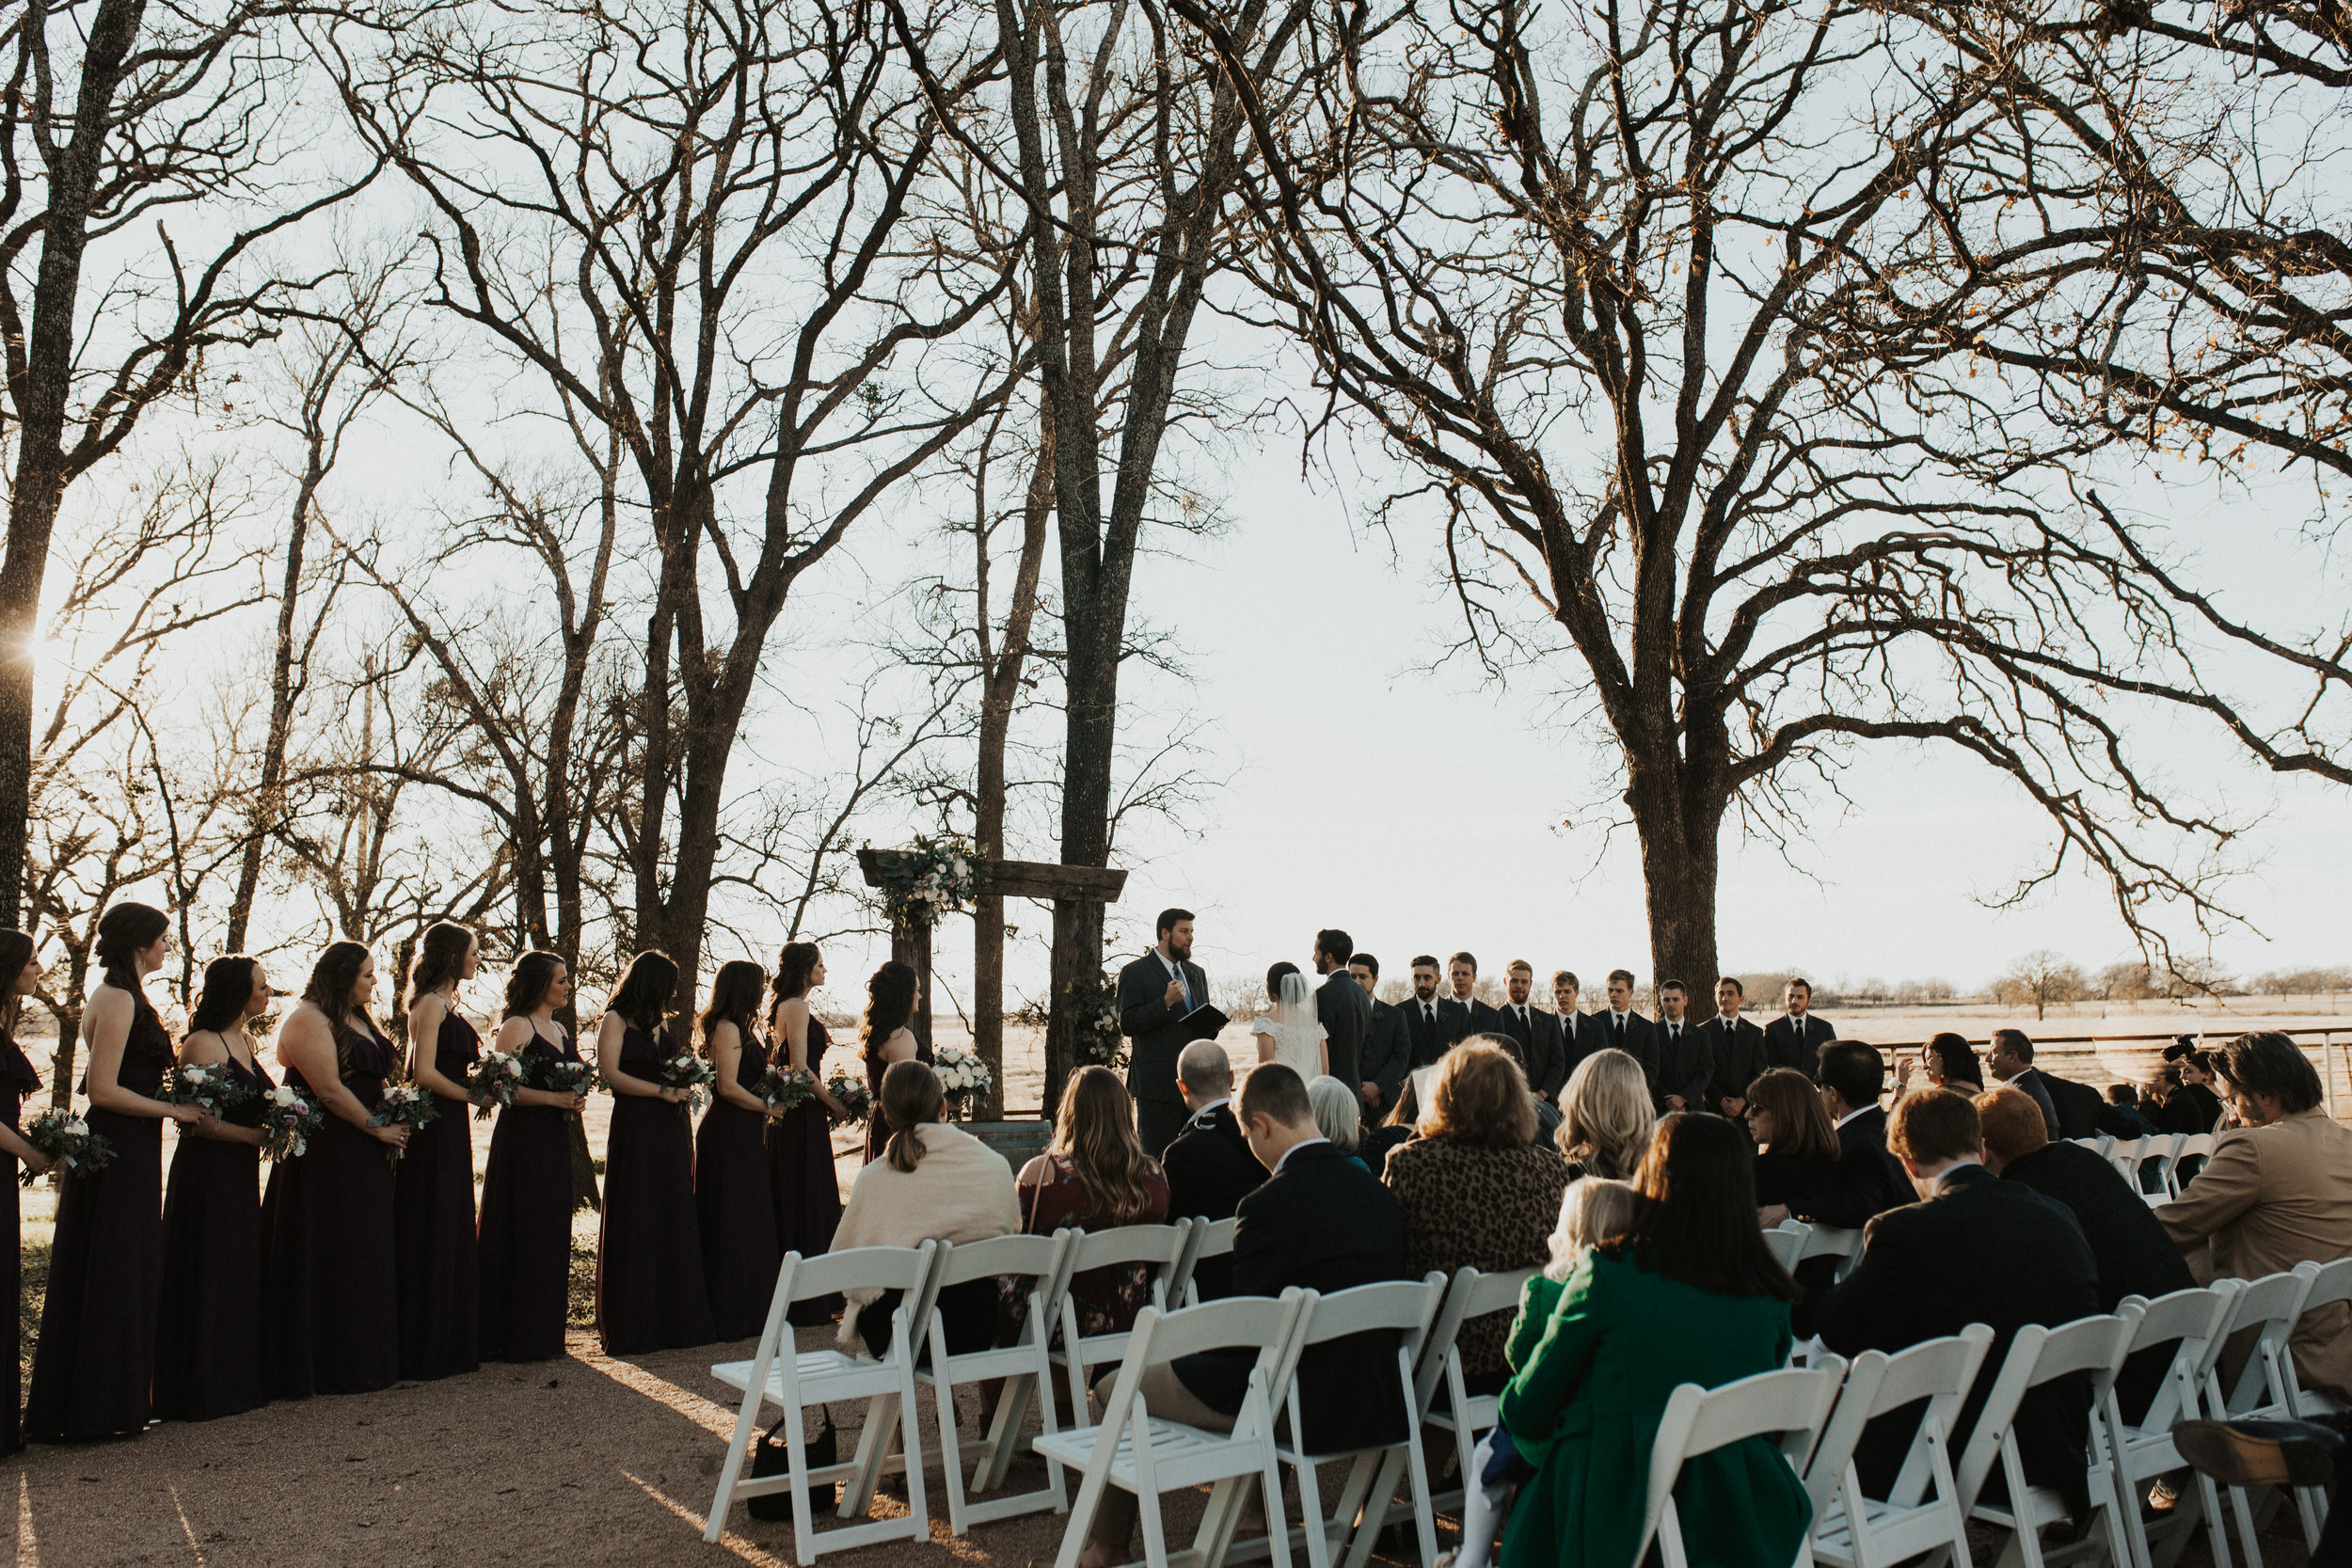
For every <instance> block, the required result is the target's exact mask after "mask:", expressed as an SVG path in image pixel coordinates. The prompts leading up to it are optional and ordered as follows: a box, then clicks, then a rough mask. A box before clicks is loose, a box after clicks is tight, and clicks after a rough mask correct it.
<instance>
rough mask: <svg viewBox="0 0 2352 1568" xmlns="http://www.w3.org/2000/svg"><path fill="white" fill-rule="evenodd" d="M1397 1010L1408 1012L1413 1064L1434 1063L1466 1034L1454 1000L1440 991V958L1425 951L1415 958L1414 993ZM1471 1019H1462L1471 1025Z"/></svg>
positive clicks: (1406, 1023)
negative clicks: (1460, 1026) (1457, 1024)
mask: <svg viewBox="0 0 2352 1568" xmlns="http://www.w3.org/2000/svg"><path fill="white" fill-rule="evenodd" d="M1397 1010H1398V1011H1399V1012H1401V1013H1403V1014H1404V1015H1405V1031H1406V1037H1408V1038H1409V1039H1411V1041H1412V1042H1413V1057H1412V1065H1413V1066H1414V1067H1416V1068H1424V1067H1430V1066H1433V1065H1435V1064H1436V1062H1437V1060H1438V1057H1440V1056H1442V1055H1444V1054H1445V1053H1446V1050H1447V1048H1448V1047H1450V1046H1452V1045H1453V1044H1454V1041H1455V1040H1458V1039H1460V1038H1461V1036H1460V1035H1459V1034H1456V1033H1453V1032H1451V1031H1453V1030H1454V1026H1455V1019H1454V1003H1453V1002H1452V1000H1450V999H1449V998H1446V997H1442V996H1439V995H1438V960H1437V957H1436V956H1435V955H1434V954H1429V953H1423V954H1422V956H1421V957H1419V958H1415V959H1414V960H1413V994H1412V995H1411V996H1409V997H1407V998H1406V1000H1405V1002H1404V1003H1403V1005H1401V1006H1399V1007H1398V1008H1397ZM1462 1022H1463V1023H1464V1024H1465V1025H1467V1023H1468V1022H1469V1021H1468V1019H1467V1018H1465V1019H1463V1020H1462Z"/></svg>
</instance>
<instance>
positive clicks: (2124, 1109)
mask: <svg viewBox="0 0 2352 1568" xmlns="http://www.w3.org/2000/svg"><path fill="white" fill-rule="evenodd" d="M2107 1106H2108V1112H2107V1114H2108V1115H2109V1116H2111V1117H2115V1118H2117V1120H2119V1121H2120V1122H2121V1123H2122V1125H2123V1126H2125V1127H2127V1128H2129V1129H2131V1131H2129V1132H2118V1133H2117V1134H2116V1136H2117V1137H2119V1138H2153V1137H2154V1136H2155V1135H2156V1124H2155V1123H2154V1122H2153V1121H2150V1120H2149V1119H2148V1113H2147V1112H2145V1111H2143V1110H2141V1109H2140V1108H2139V1091H2138V1090H2137V1088H2134V1087H2133V1086H2132V1085H2129V1084H2109V1085H2107Z"/></svg>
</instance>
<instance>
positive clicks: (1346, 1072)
mask: <svg viewBox="0 0 2352 1568" xmlns="http://www.w3.org/2000/svg"><path fill="white" fill-rule="evenodd" d="M1315 1019H1316V1021H1317V1022H1320V1023H1321V1024H1322V1025H1323V1035H1324V1040H1323V1044H1324V1049H1325V1051H1326V1052H1327V1053H1328V1057H1329V1061H1328V1063H1327V1070H1328V1071H1329V1072H1330V1074H1331V1076H1332V1077H1334V1078H1336V1079H1338V1080H1339V1081H1340V1082H1341V1083H1343V1084H1345V1085H1347V1086H1348V1087H1349V1088H1351V1089H1356V1088H1360V1086H1361V1085H1362V1084H1363V1081H1364V1079H1363V1070H1362V1069H1363V1061H1364V1036H1365V1035H1367V1034H1368V1033H1370V1032H1371V1029H1372V998H1371V997H1370V996H1367V995H1366V994H1365V993H1364V988H1363V987H1361V986H1359V985H1358V984H1357V983H1356V976H1354V975H1353V974H1349V973H1348V972H1347V970H1346V968H1345V967H1344V966H1343V967H1341V968H1339V969H1335V970H1333V971H1332V972H1331V974H1330V976H1329V977H1328V978H1327V979H1326V980H1325V981H1324V982H1323V984H1322V985H1320V986H1318V987H1316V988H1315Z"/></svg>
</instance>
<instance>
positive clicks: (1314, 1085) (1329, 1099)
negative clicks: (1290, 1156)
mask: <svg viewBox="0 0 2352 1568" xmlns="http://www.w3.org/2000/svg"><path fill="white" fill-rule="evenodd" d="M1307 1103H1309V1104H1310V1105H1312V1106H1313V1107H1314V1108H1315V1126H1316V1127H1317V1128H1318V1129H1319V1130H1320V1131H1321V1132H1322V1133H1323V1135H1324V1136H1325V1137H1327V1138H1328V1139H1330V1140H1331V1147H1332V1148H1337V1149H1341V1150H1343V1151H1344V1152H1345V1153H1348V1154H1354V1155H1356V1163H1357V1164H1363V1156H1362V1155H1360V1154H1357V1153H1356V1150H1357V1148H1358V1146H1359V1145H1360V1144H1361V1143H1362V1142H1363V1141H1364V1117H1363V1101H1361V1100H1359V1099H1358V1098H1357V1091H1356V1090H1354V1089H1351V1088H1349V1087H1348V1086H1347V1085H1345V1084H1343V1083H1341V1082H1340V1081H1339V1080H1338V1079H1336V1078H1334V1077H1332V1076H1331V1075H1330V1074H1329V1073H1325V1074H1324V1075H1323V1076H1322V1077H1320V1078H1310V1079H1308V1080H1307Z"/></svg>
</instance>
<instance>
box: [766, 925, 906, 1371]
mask: <svg viewBox="0 0 2352 1568" xmlns="http://www.w3.org/2000/svg"><path fill="white" fill-rule="evenodd" d="M899 967H900V968H905V967H906V966H905V965H903V964H902V965H900V966H899ZM907 974H909V975H910V976H912V975H913V974H914V970H912V969H908V970H907ZM824 983H825V960H824V959H823V958H820V957H818V952H817V944H816V943H815V942H786V943H785V944H784V950H783V951H782V952H780V953H778V954H777V955H776V989H775V1003H774V1005H773V1006H771V1007H770V1009H769V1012H768V1032H769V1036H770V1037H771V1038H772V1039H773V1040H774V1041H775V1042H776V1043H775V1047H774V1051H773V1060H774V1061H775V1063H776V1065H778V1066H780V1067H781V1066H786V1065H789V1066H792V1067H796V1068H802V1069H806V1070H807V1072H808V1073H809V1075H810V1076H811V1077H813V1078H815V1079H816V1080H817V1093H816V1094H815V1096H814V1097H812V1098H811V1099H808V1100H803V1101H801V1102H800V1103H799V1104H798V1105H795V1106H794V1107H792V1109H790V1110H788V1111H787V1112H785V1113H784V1114H783V1115H782V1116H779V1117H776V1118H775V1119H774V1120H773V1121H771V1122H770V1123H769V1124H768V1173H769V1182H770V1185H771V1187H772V1188H773V1190H774V1193H775V1204H776V1245H777V1246H778V1247H780V1248H781V1249H782V1250H784V1251H785V1252H797V1253H799V1254H800V1255H801V1256H802V1257H803V1258H814V1257H816V1256H817V1255H818V1253H820V1252H828V1251H831V1250H832V1248H833V1233H834V1227H836V1226H838V1225H840V1223H841V1181H840V1178H838V1177H837V1176H835V1175H834V1168H833V1132H832V1123H833V1118H834V1117H839V1116H844V1115H846V1114H847V1113H846V1112H845V1111H844V1110H843V1109H842V1105H841V1102H840V1101H837V1100H835V1099H834V1097H833V1096H831V1095H829V1094H827V1093H826V1092H825V1050H826V1047H827V1046H828V1045H829V1044H831V1041H830V1040H829V1039H828V1038H827V1037H826V1035H825V1021H824V1020H823V1019H820V1018H818V1016H817V1015H816V1013H815V1012H813V1011H811V1010H810V1008H809V1005H808V999H809V996H810V994H811V993H812V992H813V991H815V990H817V988H818V986H821V985H823V984H824ZM912 1040H913V1037H912V1036H910V1037H909V1049H910V1050H912V1049H913V1045H912ZM874 1112H875V1114H874V1121H875V1124H876V1125H877V1126H879V1125H881V1122H882V1098H881V1097H880V1096H879V1095H877V1096H876V1097H875V1100H874ZM840 1309H841V1304H840V1301H839V1298H837V1297H834V1296H822V1297H819V1298H818V1299H817V1300H814V1301H804V1302H802V1303H800V1304H799V1305H797V1306H795V1307H793V1308H792V1321H793V1322H794V1323H798V1324H801V1325H803V1326H806V1325H808V1324H810V1323H824V1322H827V1321H828V1320H830V1319H832V1318H833V1317H834V1316H835V1315H837V1314H838V1313H839V1311H840Z"/></svg>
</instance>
